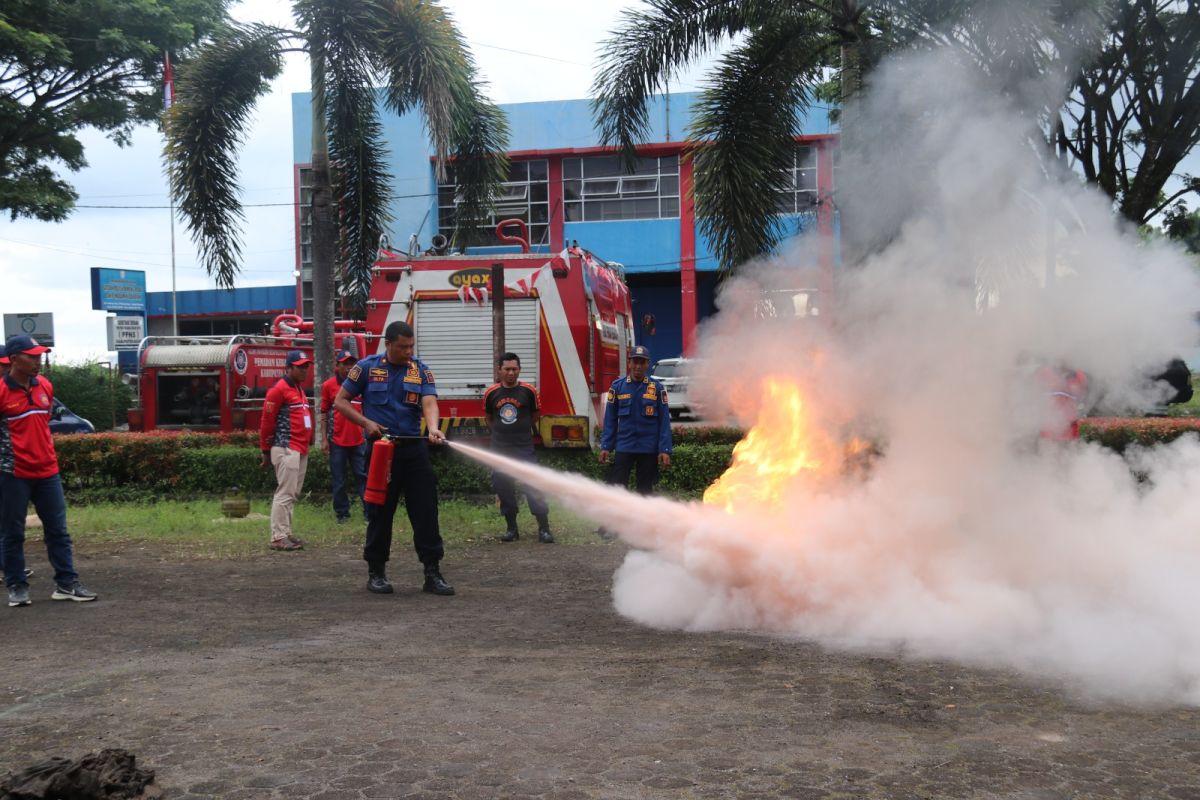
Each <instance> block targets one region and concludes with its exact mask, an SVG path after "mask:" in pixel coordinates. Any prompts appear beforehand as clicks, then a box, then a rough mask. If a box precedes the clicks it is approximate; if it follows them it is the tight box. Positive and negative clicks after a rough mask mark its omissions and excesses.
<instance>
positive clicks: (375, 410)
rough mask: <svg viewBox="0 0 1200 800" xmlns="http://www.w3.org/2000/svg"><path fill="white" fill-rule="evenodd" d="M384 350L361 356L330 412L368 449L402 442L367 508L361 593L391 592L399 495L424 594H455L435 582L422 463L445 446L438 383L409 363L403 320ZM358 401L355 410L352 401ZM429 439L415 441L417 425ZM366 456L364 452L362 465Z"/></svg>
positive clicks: (432, 523)
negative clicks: (358, 430) (391, 439)
mask: <svg viewBox="0 0 1200 800" xmlns="http://www.w3.org/2000/svg"><path fill="white" fill-rule="evenodd" d="M383 341H384V352H383V353H382V354H380V355H373V356H367V357H366V358H364V359H363V360H362V361H360V362H358V363H357V364H355V365H354V366H353V367H352V368H351V369H350V372H349V373H348V374H347V375H346V382H345V383H343V384H342V388H341V389H339V390H338V393H337V397H336V398H334V401H333V407H334V408H335V409H337V412H338V413H339V414H342V415H343V416H345V418H346V419H348V420H350V421H351V422H353V423H354V424H356V425H359V426H361V427H362V429H363V433H364V434H366V437H367V440H368V441H369V442H371V444H372V445H374V443H375V442H376V441H377V440H378V439H379V438H380V437H381V436H382V435H383V434H384V433H388V434H390V435H392V436H398V437H402V438H399V439H397V440H396V441H395V445H396V449H395V451H394V453H393V456H392V473H391V480H390V481H389V483H388V488H387V497H386V499H385V500H384V502H383V505H376V504H374V503H368V504H367V541H366V544H365V545H364V546H363V559H364V560H365V561H366V562H367V590H368V591H370V592H375V593H376V594H391V593H392V584H391V583H389V582H388V579H387V574H386V573H385V571H384V569H385V567H386V565H387V561H388V558H389V557H390V555H391V549H392V519H393V518H394V517H395V516H396V505H397V504H398V503H399V501H400V493H401V492H403V493H404V507H405V508H406V509H407V510H408V520H409V522H411V523H412V529H413V546H414V547H415V548H416V551H417V558H419V559H420V560H421V563H422V564H423V565H424V566H425V585H424V587H423V591H426V592H430V593H431V594H440V595H450V594H454V587H452V586H451V585H450V584H448V583H446V579H445V578H443V577H442V572H441V569H440V564H441V561H442V556H443V555H444V551H443V549H442V534H441V531H440V530H439V528H438V499H437V479H436V478H435V477H434V474H433V466H432V465H431V464H430V463H429V448H428V446H427V442H428V444H433V445H440V444H442V443H444V442H445V441H446V437H445V436H443V435H442V432H441V430H439V429H438V404H437V385H436V384H435V383H434V379H433V372H432V371H430V369H429V367H427V366H425V364H423V363H421V361H419V360H418V359H416V358H414V357H413V353H414V352H415V350H416V334H415V333H414V332H413V329H412V326H411V325H409V324H408V323H407V322H399V321H397V322H393V323H391V324H390V325H388V326H387V330H385V331H384V333H383ZM359 396H361V397H362V412H361V413H359V410H358V409H356V408H355V407H354V405H353V404H352V403H351V401H352V400H353V399H354V398H356V397H359ZM422 419H424V420H425V427H426V428H427V429H428V431H429V434H428V436H427V437H422V436H421V420H422ZM369 458H370V456H369V454H368V459H369Z"/></svg>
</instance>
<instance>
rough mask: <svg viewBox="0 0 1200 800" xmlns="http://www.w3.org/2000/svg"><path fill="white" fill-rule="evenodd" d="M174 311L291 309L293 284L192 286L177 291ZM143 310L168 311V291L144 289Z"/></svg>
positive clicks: (149, 312) (166, 313)
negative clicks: (188, 288) (185, 289)
mask: <svg viewBox="0 0 1200 800" xmlns="http://www.w3.org/2000/svg"><path fill="white" fill-rule="evenodd" d="M175 296H176V313H178V314H180V315H201V314H206V315H213V316H216V315H221V314H252V313H261V312H266V311H276V312H282V311H288V312H290V311H293V310H294V309H295V308H296V287H295V286H248V287H244V288H241V289H194V290H191V289H190V290H188V291H184V292H176V293H175ZM146 314H147V315H148V316H151V317H160V316H168V317H169V316H170V315H171V293H170V292H147V293H146Z"/></svg>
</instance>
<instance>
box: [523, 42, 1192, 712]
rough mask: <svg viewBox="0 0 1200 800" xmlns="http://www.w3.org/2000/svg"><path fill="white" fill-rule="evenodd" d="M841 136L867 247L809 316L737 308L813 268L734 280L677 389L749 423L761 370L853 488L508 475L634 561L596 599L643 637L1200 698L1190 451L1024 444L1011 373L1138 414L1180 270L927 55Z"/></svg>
mask: <svg viewBox="0 0 1200 800" xmlns="http://www.w3.org/2000/svg"><path fill="white" fill-rule="evenodd" d="M853 121H854V124H856V125H859V126H862V130H864V131H866V132H867V133H868V135H867V137H866V139H867V142H866V147H867V150H868V151H870V152H873V153H875V155H874V156H873V157H872V158H866V157H864V158H862V159H859V160H858V161H856V160H855V159H854V158H853V157H851V156H850V155H847V156H846V157H845V158H844V159H843V162H842V164H841V168H840V169H841V171H842V172H841V174H840V176H839V177H840V184H841V186H842V187H845V188H843V189H842V190H841V191H842V192H850V191H852V190H854V189H855V188H856V187H864V189H863V191H862V195H861V196H857V197H855V198H854V202H852V203H851V202H847V203H846V204H845V207H846V208H848V209H852V211H848V212H847V218H846V219H845V220H844V224H845V225H846V226H847V228H848V229H849V226H856V225H857V226H864V225H867V226H870V225H872V224H873V221H874V220H880V221H881V223H880V224H882V225H886V226H888V227H889V230H887V231H885V232H884V233H885V238H886V239H888V241H889V244H888V245H887V246H886V247H884V248H883V249H881V250H879V251H877V254H876V255H875V256H873V257H872V258H870V259H869V260H867V261H866V263H864V264H863V265H861V266H860V267H858V268H856V269H853V270H851V269H843V271H842V273H841V275H840V278H839V281H840V284H839V295H838V299H837V301H836V303H831V302H826V300H824V299H822V300H821V303H820V304H821V305H822V306H825V307H824V308H822V316H821V317H820V318H818V319H816V320H814V319H812V318H809V319H803V320H792V321H785V320H780V319H760V318H759V317H760V316H761V315H759V314H756V311H755V309H756V306H759V305H760V302H761V300H762V298H763V296H764V295H763V290H764V289H773V288H780V287H782V288H788V287H789V286H791V287H796V286H808V285H811V283H810V282H809V281H808V280H807V279H806V278H804V277H803V276H804V275H805V272H804V269H803V267H804V266H805V265H806V264H808V263H809V262H810V261H811V259H810V258H809V254H807V253H805V252H804V251H803V250H802V249H798V250H797V251H795V252H792V253H789V254H787V255H786V256H785V257H783V258H781V259H778V261H776V262H773V263H770V264H762V265H754V266H751V267H748V268H747V269H746V270H744V274H745V275H746V276H747V277H746V278H744V279H741V280H737V281H733V282H731V284H730V285H729V286H728V288H727V289H726V291H725V292H724V293H723V294H722V296H721V298H720V305H721V313H720V314H719V315H717V317H715V321H714V322H713V324H711V325H710V326H709V327H708V328H707V329H706V330H705V332H704V336H703V340H702V347H701V353H700V355H701V358H702V360H703V363H704V365H705V366H704V368H703V374H702V375H701V376H700V378H698V379H695V380H693V381H692V382H691V385H690V387H689V394H690V395H693V396H694V398H695V399H696V400H698V401H700V402H701V403H703V405H704V407H705V408H706V409H707V410H708V411H709V412H710V413H711V415H713V416H720V415H723V414H729V415H732V416H734V417H736V418H738V420H739V421H740V422H741V423H742V424H744V425H747V426H749V425H752V424H753V423H754V422H755V420H756V419H757V418H758V415H759V412H760V411H761V410H762V409H761V404H762V403H763V398H764V395H763V393H762V392H761V391H760V389H759V387H760V380H761V379H762V378H763V377H766V376H781V377H783V378H785V379H786V380H787V381H789V382H792V383H795V384H796V385H798V386H800V387H801V389H802V391H803V393H804V396H805V398H806V400H807V403H808V409H809V418H808V421H809V424H811V425H813V426H815V427H816V428H818V429H820V430H821V431H823V432H824V433H825V434H826V435H828V436H830V437H840V436H846V435H848V432H853V433H855V434H857V435H860V436H864V437H870V438H872V439H873V440H875V441H877V442H879V443H881V446H882V455H881V456H880V457H878V458H877V459H876V460H875V461H874V462H873V463H872V464H871V466H870V468H869V469H868V470H867V471H866V472H865V474H864V473H862V472H856V473H855V474H853V475H850V474H846V473H839V474H836V475H832V476H826V479H825V480H822V481H812V480H806V481H802V482H797V483H796V484H795V485H794V486H792V487H790V488H789V489H788V490H787V492H786V494H785V497H784V499H783V501H782V503H781V504H780V505H779V506H777V507H775V508H767V507H739V508H738V510H737V513H736V514H729V513H727V512H726V511H724V510H722V509H719V508H715V507H712V506H704V505H702V504H699V503H689V504H677V503H672V502H670V501H668V500H665V499H662V498H649V499H646V498H639V497H635V496H632V495H628V494H626V493H624V492H621V491H619V490H615V489H612V488H608V487H599V486H595V485H594V484H590V483H589V482H586V481H582V480H576V479H574V478H571V477H568V476H563V475H556V474H554V473H549V472H547V471H541V470H538V469H537V468H531V467H515V468H514V470H513V471H514V472H516V473H518V475H519V477H521V478H522V479H523V480H526V481H529V482H531V483H534V484H537V485H540V486H542V487H543V488H545V489H547V490H549V491H551V492H553V493H554V494H556V495H557V496H559V497H560V498H562V499H563V500H564V501H566V502H567V503H568V504H570V505H571V506H572V507H574V508H575V509H576V510H578V511H580V512H582V513H584V514H587V515H588V516H590V517H592V518H593V519H596V520H597V521H603V522H604V524H605V525H606V526H608V527H609V528H611V529H613V530H616V531H618V532H619V533H620V534H621V535H622V537H623V538H624V539H625V540H626V541H628V542H629V543H630V544H632V545H633V546H634V547H635V548H637V549H636V550H634V551H632V552H630V554H629V555H628V557H627V559H626V561H625V563H624V564H623V565H622V566H621V568H620V569H619V570H618V572H617V574H616V578H615V583H614V589H613V596H614V602H615V605H616V608H617V609H618V611H620V613H622V614H624V615H626V616H628V617H630V618H631V619H634V620H636V621H639V622H641V623H644V624H647V625H652V626H659V627H668V628H682V629H688V630H712V629H732V628H736V629H755V630H761V631H766V632H771V633H775V634H783V635H793V636H801V637H805V638H809V639H813V640H816V641H819V642H821V643H823V644H825V645H827V646H829V647H836V648H854V649H866V650H871V651H879V652H884V653H896V652H901V653H903V654H905V655H907V656H910V657H929V658H952V659H957V660H959V661H962V662H965V663H970V664H977V665H986V666H996V667H1008V668H1015V669H1017V670H1020V671H1022V672H1023V673H1025V674H1026V675H1028V676H1029V677H1030V678H1031V679H1034V680H1049V681H1052V682H1055V683H1059V684H1061V685H1062V686H1064V687H1065V688H1066V689H1067V690H1068V691H1071V692H1073V693H1076V694H1081V695H1086V696H1089V697H1092V698H1107V699H1117V700H1121V701H1126V702H1139V703H1161V702H1187V703H1193V704H1196V703H1200V625H1197V623H1196V619H1195V615H1196V613H1197V609H1200V579H1198V578H1200V532H1198V531H1197V530H1196V521H1197V520H1200V443H1197V441H1196V440H1195V439H1194V438H1188V439H1186V440H1183V441H1179V442H1177V443H1176V444H1174V445H1173V446H1170V447H1164V448H1161V449H1159V450H1158V451H1156V452H1145V453H1141V454H1136V455H1134V456H1131V457H1130V458H1129V459H1124V458H1122V457H1120V456H1118V455H1116V454H1114V453H1112V452H1111V451H1107V450H1105V449H1103V448H1100V447H1098V446H1089V445H1085V444H1081V443H1063V444H1058V443H1051V442H1041V443H1039V442H1038V437H1037V432H1038V430H1039V428H1040V427H1041V424H1042V421H1043V420H1042V418H1041V414H1042V409H1043V408H1044V406H1045V401H1044V398H1045V390H1044V388H1043V387H1040V386H1038V385H1037V383H1036V382H1035V381H1034V380H1033V371H1034V368H1035V366H1036V365H1037V364H1042V363H1047V364H1054V363H1062V364H1066V365H1069V366H1070V367H1071V368H1073V369H1081V370H1085V371H1086V372H1087V373H1088V374H1089V375H1090V376H1091V378H1092V381H1093V383H1094V384H1095V385H1103V386H1104V387H1106V389H1107V393H1108V398H1109V402H1110V403H1116V404H1122V403H1131V404H1136V403H1142V404H1145V403H1148V402H1150V401H1151V400H1153V399H1155V398H1154V397H1152V396H1151V395H1152V392H1150V391H1148V390H1147V389H1146V383H1145V380H1144V377H1145V375H1146V374H1147V373H1152V372H1154V371H1155V370H1156V368H1161V367H1162V366H1163V365H1164V364H1165V363H1166V361H1167V360H1168V359H1170V358H1171V357H1173V356H1176V355H1178V354H1179V353H1180V352H1182V351H1183V350H1184V349H1189V350H1190V349H1191V348H1192V347H1193V346H1194V343H1195V338H1196V323H1195V317H1194V315H1195V313H1196V311H1197V310H1198V309H1200V283H1198V281H1197V277H1196V275H1195V273H1194V272H1193V270H1192V268H1191V267H1190V266H1189V264H1188V263H1187V262H1186V260H1185V259H1184V257H1183V256H1181V255H1180V254H1178V253H1176V252H1175V251H1174V250H1171V249H1169V248H1167V247H1163V246H1160V245H1156V244H1153V243H1144V242H1140V241H1139V240H1138V238H1137V237H1136V236H1135V235H1133V234H1131V233H1130V232H1128V231H1125V230H1123V229H1122V228H1121V227H1120V226H1119V225H1118V224H1117V223H1116V222H1115V221H1114V216H1113V213H1112V209H1111V205H1110V203H1109V202H1108V200H1107V199H1106V198H1104V197H1102V196H1101V195H1099V194H1098V193H1096V192H1093V191H1091V190H1088V189H1086V188H1084V187H1082V186H1080V185H1079V182H1078V181H1077V180H1076V179H1074V178H1073V177H1069V176H1068V177H1066V178H1064V177H1062V176H1058V175H1055V174H1054V170H1052V169H1049V168H1047V167H1046V166H1045V165H1044V163H1043V162H1042V160H1041V159H1039V158H1038V155H1037V153H1036V150H1035V148H1034V147H1033V146H1031V144H1030V142H1031V141H1032V140H1033V139H1034V138H1035V137H1036V136H1037V134H1036V132H1035V131H1034V130H1033V128H1032V127H1031V126H1030V123H1029V122H1028V119H1027V118H1026V117H1025V116H1023V115H1022V114H1020V113H1018V110H1017V109H1014V108H1012V107H1010V106H1009V105H1007V103H1006V101H1002V100H1000V99H999V98H998V97H997V96H995V95H994V94H991V93H989V92H988V91H987V90H986V89H984V88H982V86H981V82H979V81H977V80H976V79H975V78H974V77H973V73H972V71H971V70H970V69H967V68H964V66H963V65H962V64H961V63H958V62H957V61H954V60H953V59H949V60H948V59H947V56H946V55H945V54H926V55H921V56H917V57H913V58H908V59H906V60H905V61H904V62H902V63H897V64H895V65H893V67H892V68H890V69H888V70H886V71H884V72H882V73H879V74H877V77H876V79H875V82H874V85H873V90H872V92H871V94H870V96H869V97H868V98H867V99H866V100H865V101H864V102H863V104H862V105H861V107H859V108H858V109H857V111H856V113H855V114H854V116H853ZM880 154H884V155H882V156H881V155H880ZM856 170H863V171H864V173H865V174H856ZM841 196H842V197H843V198H844V197H845V195H844V194H842V195H841ZM898 204H902V205H898ZM831 317H832V319H833V322H832V324H827V323H828V322H829V320H830V318H831ZM1135 471H1136V472H1138V473H1140V474H1141V475H1143V476H1144V477H1146V478H1147V479H1146V480H1144V481H1143V482H1141V483H1139V482H1138V481H1137V480H1136V479H1135V478H1134V472H1135Z"/></svg>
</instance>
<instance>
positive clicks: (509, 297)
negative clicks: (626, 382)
mask: <svg viewBox="0 0 1200 800" xmlns="http://www.w3.org/2000/svg"><path fill="white" fill-rule="evenodd" d="M493 264H503V265H504V284H505V288H504V315H505V349H506V350H509V351H512V352H515V353H517V355H518V356H520V359H521V380H522V381H524V382H526V383H531V384H533V385H534V386H536V387H537V389H538V392H539V394H540V396H541V401H542V409H541V411H542V418H541V423H540V426H539V433H540V436H541V440H542V444H544V445H545V446H547V447H589V446H591V445H592V444H593V441H592V439H593V432H594V431H595V429H596V426H597V424H598V423H599V421H600V419H601V415H602V411H601V408H600V399H601V398H602V397H603V396H604V394H605V392H607V391H608V387H609V385H610V384H611V383H612V381H614V380H615V379H616V378H618V377H620V376H621V375H622V374H624V371H625V356H626V352H627V351H628V348H629V347H631V346H632V345H633V343H634V339H633V322H632V318H633V315H632V306H631V300H630V295H629V289H628V287H627V286H626V285H625V282H624V279H623V277H622V275H621V274H620V271H619V267H617V266H616V265H609V264H607V263H605V262H603V261H601V260H599V259H598V258H596V257H595V256H593V255H591V254H590V253H588V252H587V251H585V250H582V249H580V248H578V247H572V248H570V249H569V250H565V251H563V252H562V253H560V254H558V255H554V256H551V255H548V254H532V253H520V254H503V255H491V256H487V255H421V256H412V257H409V256H397V255H394V254H390V253H387V254H385V257H384V258H382V259H381V260H380V261H379V262H378V263H377V264H376V266H375V276H374V279H373V281H372V284H371V292H370V298H369V301H368V306H367V319H366V322H365V324H364V323H353V322H338V323H336V325H337V327H338V328H339V330H338V331H337V332H336V334H335V337H334V338H335V342H336V343H337V346H338V347H339V348H343V349H349V350H351V351H352V352H354V353H355V354H356V355H358V356H359V357H363V356H366V355H370V354H372V353H377V352H383V349H384V344H383V332H384V330H385V329H386V328H387V326H388V325H389V324H390V323H391V322H394V321H396V320H403V321H406V322H408V323H409V324H411V325H412V326H413V327H414V328H415V330H416V355H417V357H418V358H419V359H421V360H422V361H423V362H425V363H426V364H427V365H428V366H429V368H430V369H431V370H432V371H433V373H434V377H435V379H436V381H437V388H438V402H439V407H440V411H441V427H442V430H443V431H444V432H445V433H447V435H448V436H450V437H452V438H469V437H480V436H486V435H487V429H486V422H485V420H484V411H483V392H484V390H485V389H486V388H487V387H488V386H489V385H491V384H492V383H493V382H494V381H495V374H496V373H495V368H494V364H493V355H492V302H491V299H492V293H491V287H490V281H489V278H490V275H491V268H492V265H493ZM311 330H312V323H311V322H302V321H301V320H300V319H299V318H298V317H295V316H293V315H284V316H283V317H280V318H277V319H276V321H275V326H274V331H273V333H274V334H275V335H273V336H262V337H259V336H233V337H150V338H147V339H146V341H145V342H144V343H143V345H142V348H141V352H140V354H139V364H140V375H139V393H140V404H139V407H137V408H135V409H132V410H131V411H130V415H129V419H130V429H131V430H154V429H156V428H166V429H186V430H221V431H232V430H257V429H258V425H259V421H260V419H261V415H262V401H263V397H264V396H265V395H266V392H267V389H269V388H270V387H271V386H273V385H274V384H275V382H276V381H278V380H279V378H280V377H282V376H283V370H284V359H285V357H286V355H287V351H288V350H291V349H302V350H305V351H306V352H309V353H311V351H312V338H311ZM310 381H311V378H310ZM306 389H307V391H308V392H309V393H310V394H311V393H312V391H313V389H312V386H311V385H309V386H306Z"/></svg>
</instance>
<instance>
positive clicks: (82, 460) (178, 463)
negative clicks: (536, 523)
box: [55, 432, 733, 502]
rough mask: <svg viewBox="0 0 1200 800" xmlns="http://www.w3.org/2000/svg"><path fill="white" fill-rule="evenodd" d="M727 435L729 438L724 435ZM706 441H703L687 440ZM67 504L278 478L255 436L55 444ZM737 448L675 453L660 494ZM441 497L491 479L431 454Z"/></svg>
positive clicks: (694, 479) (579, 454) (598, 471)
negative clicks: (263, 460) (264, 462)
mask: <svg viewBox="0 0 1200 800" xmlns="http://www.w3.org/2000/svg"><path fill="white" fill-rule="evenodd" d="M720 435H727V434H720ZM689 438H694V439H697V440H701V439H702V438H703V437H689ZM55 448H56V450H57V451H58V460H59V465H60V467H61V469H62V475H63V481H64V484H65V487H66V490H67V494H68V497H70V499H71V500H72V501H73V502H89V501H98V500H151V499H154V498H157V497H169V496H179V495H184V496H195V495H220V494H223V493H224V492H225V491H227V490H228V489H229V487H231V486H237V487H239V488H241V489H242V490H243V491H245V492H247V493H248V494H250V495H267V494H270V493H271V492H273V491H274V490H275V473H274V471H273V470H271V469H263V468H262V467H260V466H259V465H258V437H257V436H255V435H254V434H250V433H233V434H186V433H183V434H181V433H167V432H153V433H105V434H92V435H75V436H59V437H56V438H55ZM732 450H733V446H732V444H708V443H689V442H684V443H681V444H679V445H677V446H676V447H675V454H674V456H673V458H672V467H671V468H670V469H669V470H666V471H665V472H664V473H663V478H662V482H661V486H662V489H663V490H664V491H666V492H669V493H671V494H676V495H680V496H696V495H699V494H700V493H701V492H703V490H704V487H706V486H707V485H708V484H709V483H711V482H712V481H713V480H714V479H715V478H716V476H718V475H720V474H721V472H722V471H723V470H724V468H725V466H726V465H727V464H728V462H729V457H730V453H731V452H732ZM432 452H433V466H434V471H435V472H436V474H437V478H438V489H439V491H440V492H441V493H442V494H443V495H446V496H467V497H470V496H488V495H490V494H491V493H492V487H491V473H490V471H489V470H488V469H487V468H485V467H483V466H481V465H480V464H479V463H478V462H476V461H472V460H471V459H470V458H467V457H466V456H463V455H461V454H459V453H456V452H454V451H451V450H434V451H432ZM539 460H540V462H541V463H542V464H543V465H545V466H547V467H550V468H552V469H557V470H563V471H567V472H576V473H579V474H581V475H586V476H587V477H589V478H593V479H595V480H603V478H604V473H605V470H606V469H607V468H606V467H605V466H603V465H601V464H600V463H599V462H598V461H597V459H596V456H595V454H594V453H592V452H590V451H580V450H545V451H542V452H541V453H540V454H539ZM329 486H330V475H329V461H328V458H327V457H326V455H325V454H324V453H322V452H320V451H317V450H313V451H311V452H310V454H309V459H308V474H307V475H306V477H305V481H304V488H305V491H306V492H308V493H310V494H312V495H313V496H315V497H328V496H329Z"/></svg>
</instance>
